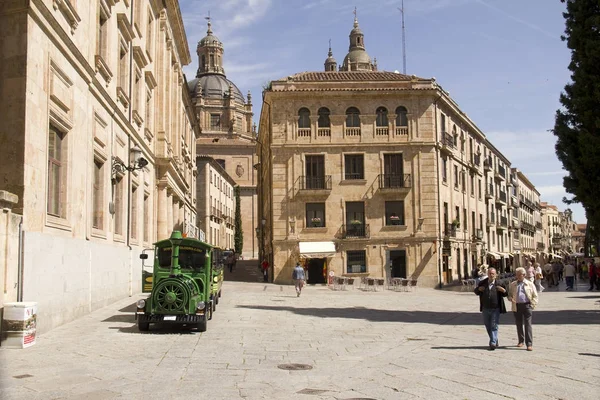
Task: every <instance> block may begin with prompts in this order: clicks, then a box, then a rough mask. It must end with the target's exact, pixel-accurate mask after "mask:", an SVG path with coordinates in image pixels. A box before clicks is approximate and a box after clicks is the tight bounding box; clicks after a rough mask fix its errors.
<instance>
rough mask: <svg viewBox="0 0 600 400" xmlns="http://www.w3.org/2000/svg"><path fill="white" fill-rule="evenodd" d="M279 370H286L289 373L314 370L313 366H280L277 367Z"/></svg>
mask: <svg viewBox="0 0 600 400" xmlns="http://www.w3.org/2000/svg"><path fill="white" fill-rule="evenodd" d="M277 368H279V369H285V370H288V371H303V370H307V369H312V365H308V364H279V365H278V366H277Z"/></svg>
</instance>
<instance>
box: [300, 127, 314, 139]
mask: <svg viewBox="0 0 600 400" xmlns="http://www.w3.org/2000/svg"><path fill="white" fill-rule="evenodd" d="M310 136H311V131H310V128H298V137H310Z"/></svg>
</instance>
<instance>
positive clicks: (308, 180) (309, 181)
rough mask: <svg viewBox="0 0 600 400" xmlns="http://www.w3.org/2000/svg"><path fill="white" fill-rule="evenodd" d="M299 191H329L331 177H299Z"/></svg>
mask: <svg viewBox="0 0 600 400" xmlns="http://www.w3.org/2000/svg"><path fill="white" fill-rule="evenodd" d="M300 190H320V191H330V190H331V175H324V176H320V177H315V176H301V177H300Z"/></svg>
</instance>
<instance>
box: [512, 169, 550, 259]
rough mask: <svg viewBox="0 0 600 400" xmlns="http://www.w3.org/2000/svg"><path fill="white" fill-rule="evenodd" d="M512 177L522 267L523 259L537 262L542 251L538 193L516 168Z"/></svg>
mask: <svg viewBox="0 0 600 400" xmlns="http://www.w3.org/2000/svg"><path fill="white" fill-rule="evenodd" d="M512 173H513V175H515V177H516V180H517V186H516V188H517V196H518V199H517V202H516V205H517V210H518V213H516V214H515V216H516V218H517V227H518V229H519V231H520V232H519V248H520V250H521V252H520V255H521V257H520V259H521V264H520V265H522V266H524V265H525V263H524V261H525V259H527V260H529V261H533V260H538V259H539V258H540V257H539V256H540V255H541V252H542V251H544V243H543V241H542V217H541V205H540V193H539V192H538V191H537V190H536V188H535V186H534V185H533V183H531V181H530V180H529V179H528V178H527V177H526V176H525V174H524V173H523V172H522V171H520V170H519V169H517V168H513V170H512Z"/></svg>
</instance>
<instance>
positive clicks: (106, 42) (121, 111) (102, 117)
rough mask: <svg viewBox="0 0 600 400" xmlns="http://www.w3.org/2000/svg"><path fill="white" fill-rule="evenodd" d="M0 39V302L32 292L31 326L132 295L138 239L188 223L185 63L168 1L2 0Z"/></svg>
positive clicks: (191, 209) (191, 165)
mask: <svg viewBox="0 0 600 400" xmlns="http://www.w3.org/2000/svg"><path fill="white" fill-rule="evenodd" d="M0 49H2V53H1V54H0V57H1V59H0V77H1V79H0V119H1V120H2V121H3V124H2V128H0V143H1V145H2V155H3V157H2V158H0V190H7V191H9V192H12V193H14V194H15V195H17V196H18V202H17V204H16V205H15V206H14V208H13V211H14V212H15V213H19V214H22V215H23V225H22V231H23V234H22V235H23V236H22V243H23V245H22V248H21V251H22V254H23V256H22V259H21V263H22V264H21V263H20V264H19V266H18V268H20V269H21V270H22V271H24V272H23V273H24V275H23V276H22V281H21V282H19V284H20V285H22V288H23V290H22V293H21V296H20V297H21V298H20V299H13V300H24V301H37V302H38V303H39V314H38V322H39V324H38V328H39V330H40V331H45V330H48V329H51V328H53V327H55V326H58V325H60V324H63V323H65V322H68V321H70V320H73V319H75V318H77V317H80V316H82V315H84V314H86V313H89V312H90V311H93V310H95V309H98V308H100V307H103V306H105V305H107V304H109V303H111V302H113V301H116V300H119V299H121V298H123V297H125V296H131V295H132V294H133V293H137V292H139V291H140V290H141V262H140V260H139V258H138V255H139V253H140V252H141V251H142V249H144V248H148V247H151V245H152V243H153V242H154V241H155V240H156V239H161V238H165V237H168V236H169V234H170V232H171V230H173V229H182V230H186V231H188V232H189V233H192V234H194V233H195V231H196V228H195V226H196V204H195V201H194V195H195V192H196V190H195V184H196V179H195V173H196V172H195V171H196V168H195V152H196V149H195V146H194V143H195V138H196V136H197V135H198V134H199V131H198V125H197V123H196V120H195V116H194V114H193V113H192V112H191V110H192V108H191V98H190V97H189V93H188V91H187V86H186V84H185V78H184V76H183V73H182V66H183V65H186V64H188V63H189V62H190V61H191V60H190V54H189V49H188V47H187V40H186V35H185V32H184V29H183V24H182V19H181V14H180V10H179V4H178V2H177V1H176V0H167V1H162V2H161V1H156V0H139V1H135V2H132V1H115V0H93V1H56V0H31V1H8V2H7V1H3V2H1V3H0ZM14 268H17V266H15V267H14Z"/></svg>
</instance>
